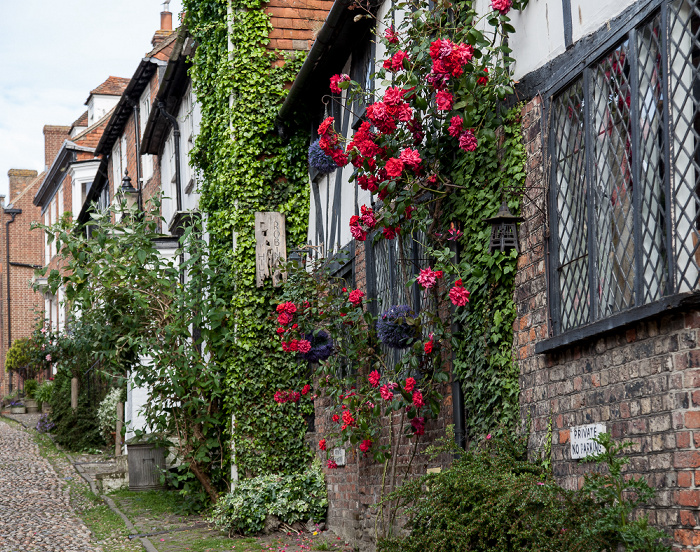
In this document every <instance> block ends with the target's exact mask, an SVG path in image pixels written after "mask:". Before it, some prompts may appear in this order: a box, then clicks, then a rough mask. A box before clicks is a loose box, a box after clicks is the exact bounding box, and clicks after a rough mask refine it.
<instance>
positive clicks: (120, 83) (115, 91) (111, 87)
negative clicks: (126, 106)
mask: <svg viewBox="0 0 700 552" xmlns="http://www.w3.org/2000/svg"><path fill="white" fill-rule="evenodd" d="M127 84H129V79H124V78H121V77H109V78H108V79H107V80H106V81H104V82H103V83H102V84H101V85H100V86H98V87H97V88H95V89H94V90H91V91H90V95H91V96H92V95H93V94H102V95H105V96H121V95H122V94H123V93H124V90H125V89H126V85H127Z"/></svg>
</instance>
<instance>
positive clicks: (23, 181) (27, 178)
mask: <svg viewBox="0 0 700 552" xmlns="http://www.w3.org/2000/svg"><path fill="white" fill-rule="evenodd" d="M7 176H8V178H9V180H10V199H9V203H12V201H13V200H14V198H16V197H17V196H18V195H19V194H20V192H22V190H24V189H25V188H26V187H27V186H29V185H30V184H31V183H32V182H33V181H34V179H35V178H36V177H37V172H36V171H29V170H24V169H10V170H9V171H7ZM3 199H4V198H3Z"/></svg>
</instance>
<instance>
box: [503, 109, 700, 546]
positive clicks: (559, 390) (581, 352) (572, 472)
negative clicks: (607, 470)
mask: <svg viewBox="0 0 700 552" xmlns="http://www.w3.org/2000/svg"><path fill="white" fill-rule="evenodd" d="M522 114H523V139H524V142H525V144H526V146H527V181H526V187H527V188H529V189H530V190H529V192H528V194H527V195H526V196H525V197H524V200H523V216H524V217H525V222H523V223H522V224H521V225H520V245H521V250H522V252H521V255H520V257H519V259H518V274H517V277H516V289H515V298H516V304H517V310H518V317H517V320H516V322H515V326H514V330H515V334H514V335H515V339H514V345H513V348H514V352H515V354H516V357H517V360H518V364H519V366H520V387H521V395H520V404H521V410H522V416H523V418H525V417H526V416H527V415H528V413H529V414H530V415H531V416H532V435H531V441H530V446H531V449H532V451H533V452H535V451H541V450H542V445H543V443H544V442H545V440H546V439H547V433H548V424H549V421H550V419H551V421H552V425H553V433H552V460H553V470H554V474H555V476H556V477H557V479H558V481H559V482H560V483H561V484H562V485H563V486H564V487H566V488H569V489H575V488H578V487H580V486H581V484H582V482H583V475H584V474H585V473H586V472H588V471H590V469H591V466H590V465H588V464H586V463H582V462H580V461H578V460H572V459H571V453H570V428H571V427H572V426H578V425H584V424H590V423H603V424H605V425H606V429H607V431H608V432H609V433H611V435H612V437H613V438H614V439H616V440H629V441H632V442H633V443H634V446H633V447H632V449H631V452H630V454H629V455H630V458H631V461H630V464H629V468H628V473H629V474H632V475H634V476H635V477H640V476H641V477H644V478H646V480H647V481H648V482H649V484H650V485H651V486H652V487H654V488H655V489H656V498H655V500H654V502H653V503H652V504H651V505H649V507H648V509H647V511H646V513H648V514H649V517H650V519H651V521H652V522H653V523H655V524H657V525H658V526H659V527H660V528H662V529H664V530H665V531H666V532H668V533H669V535H672V536H673V538H674V543H675V544H674V549H676V550H698V545H700V523H699V521H700V348H699V347H698V340H699V338H700V335H698V332H699V331H700V311H697V310H689V311H686V312H675V313H671V314H665V315H659V316H657V317H654V318H650V319H647V320H645V321H640V322H636V323H632V324H630V325H628V326H626V327H622V328H619V329H617V330H615V331H611V332H608V333H606V334H604V335H600V336H597V337H593V338H590V339H588V340H586V341H583V342H580V343H579V344H578V345H574V346H569V347H564V348H561V349H559V350H557V351H555V352H552V353H548V354H539V355H538V354H535V344H536V343H537V342H538V341H541V340H543V339H544V338H546V337H548V336H549V329H548V307H547V284H546V280H545V260H546V250H545V241H544V240H545V236H546V232H547V230H546V228H547V226H546V219H545V217H544V214H543V213H542V211H541V210H543V209H545V208H546V201H545V197H544V193H543V191H542V190H541V189H539V187H543V186H545V179H544V167H545V163H544V161H543V160H544V159H546V157H544V153H545V152H544V151H543V141H544V140H543V131H544V130H546V129H544V128H542V126H543V124H542V120H541V101H540V99H539V98H535V99H534V100H532V101H531V102H529V103H528V104H527V105H526V106H525V108H524V110H523V113H522Z"/></svg>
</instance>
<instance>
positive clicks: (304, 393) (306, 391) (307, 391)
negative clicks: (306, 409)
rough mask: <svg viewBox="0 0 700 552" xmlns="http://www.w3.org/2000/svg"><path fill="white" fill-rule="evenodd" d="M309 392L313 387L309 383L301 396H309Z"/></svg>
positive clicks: (302, 390) (303, 388)
mask: <svg viewBox="0 0 700 552" xmlns="http://www.w3.org/2000/svg"><path fill="white" fill-rule="evenodd" d="M309 391H311V386H310V385H309V384H308V383H307V384H306V385H305V386H304V387H302V389H301V394H302V395H308V394H309Z"/></svg>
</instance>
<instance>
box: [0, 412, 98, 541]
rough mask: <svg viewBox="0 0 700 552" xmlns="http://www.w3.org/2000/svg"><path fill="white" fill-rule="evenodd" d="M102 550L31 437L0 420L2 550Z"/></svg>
mask: <svg viewBox="0 0 700 552" xmlns="http://www.w3.org/2000/svg"><path fill="white" fill-rule="evenodd" d="M101 550H102V549H101V548H99V547H96V546H94V545H92V544H90V533H89V531H88V529H87V527H86V526H85V525H84V524H83V522H82V521H80V519H78V517H77V516H76V514H75V512H74V510H73V509H72V507H71V506H70V497H69V491H68V488H67V487H66V486H65V485H64V484H62V481H61V479H60V477H59V476H58V475H57V474H56V472H55V471H54V469H53V468H52V467H51V465H50V464H49V462H48V461H47V460H46V459H45V458H43V457H42V456H41V455H40V454H39V450H38V447H37V445H36V444H35V443H34V441H33V440H32V438H31V435H30V434H28V433H26V432H24V431H21V430H19V429H16V428H14V427H11V426H10V425H9V424H7V423H6V422H4V421H0V552H25V551H26V552H33V551H37V552H40V551H56V552H92V551H101Z"/></svg>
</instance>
